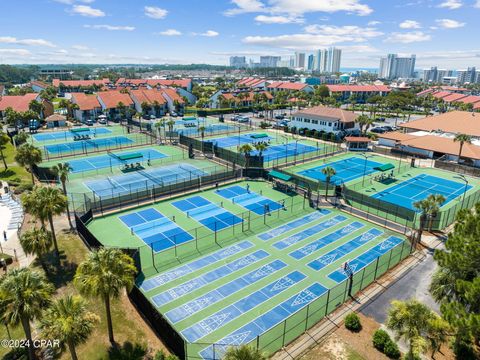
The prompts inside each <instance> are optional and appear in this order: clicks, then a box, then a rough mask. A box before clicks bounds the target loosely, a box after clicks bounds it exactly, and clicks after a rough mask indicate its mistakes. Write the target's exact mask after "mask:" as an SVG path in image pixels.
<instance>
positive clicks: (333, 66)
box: [313, 47, 342, 73]
mask: <svg viewBox="0 0 480 360" xmlns="http://www.w3.org/2000/svg"><path fill="white" fill-rule="evenodd" d="M341 61H342V50H341V49H337V48H334V47H331V48H329V49H324V50H318V51H317V52H316V53H315V57H314V60H313V63H314V66H313V69H314V70H315V71H318V72H322V73H324V72H325V73H336V72H339V71H340V64H341Z"/></svg>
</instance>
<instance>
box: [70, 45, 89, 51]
mask: <svg viewBox="0 0 480 360" xmlns="http://www.w3.org/2000/svg"><path fill="white" fill-rule="evenodd" d="M72 49H75V50H81V51H86V50H89V48H88V46H85V45H72Z"/></svg>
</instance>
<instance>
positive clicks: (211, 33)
mask: <svg viewBox="0 0 480 360" xmlns="http://www.w3.org/2000/svg"><path fill="white" fill-rule="evenodd" d="M192 35H193V36H205V37H215V36H218V35H220V33H218V32H216V31H214V30H207V31H205V32H203V33H195V32H193V33H192Z"/></svg>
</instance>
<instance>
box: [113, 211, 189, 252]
mask: <svg viewBox="0 0 480 360" xmlns="http://www.w3.org/2000/svg"><path fill="white" fill-rule="evenodd" d="M119 219H120V220H121V221H122V222H123V223H124V224H125V225H126V226H128V227H129V228H130V231H131V232H132V234H135V235H136V236H138V237H139V238H140V239H142V240H143V241H144V242H145V243H146V244H148V245H150V247H152V249H153V250H154V251H162V250H165V249H169V248H171V247H174V246H176V245H179V244H182V243H184V242H186V241H189V240H192V239H193V236H192V235H190V234H189V233H188V232H186V231H185V230H183V229H182V228H181V227H180V226H178V225H177V224H176V223H175V222H173V221H172V220H170V219H169V218H168V217H166V216H165V215H163V214H161V213H160V212H158V211H157V210H156V209H153V208H150V209H145V210H141V211H138V212H135V213H131V214H127V215H122V216H119Z"/></svg>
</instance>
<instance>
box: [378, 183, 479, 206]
mask: <svg viewBox="0 0 480 360" xmlns="http://www.w3.org/2000/svg"><path fill="white" fill-rule="evenodd" d="M471 188H472V186H470V185H466V186H465V184H462V183H459V182H456V181H452V180H447V179H442V178H440V177H437V176H432V175H428V174H420V175H417V176H415V177H413V178H411V179H408V180H406V181H403V182H401V183H399V184H397V185H395V186H392V187H390V188H388V189H386V190H384V191H381V192H379V193H376V194H374V195H372V198H374V199H379V200H382V201H386V202H389V203H392V204H395V205H398V206H403V207H405V208H408V209H411V210H415V211H419V209H416V208H415V207H414V206H413V203H414V202H416V201H419V200H423V199H425V198H427V197H428V196H429V195H432V194H440V195H443V196H444V197H445V202H444V203H443V205H446V204H448V203H449V202H450V201H452V200H454V199H456V198H458V197H460V196H462V195H463V193H464V192H467V191H468V190H470V189H471Z"/></svg>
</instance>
